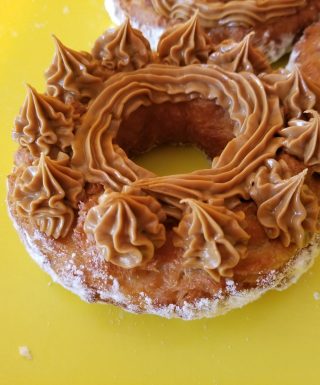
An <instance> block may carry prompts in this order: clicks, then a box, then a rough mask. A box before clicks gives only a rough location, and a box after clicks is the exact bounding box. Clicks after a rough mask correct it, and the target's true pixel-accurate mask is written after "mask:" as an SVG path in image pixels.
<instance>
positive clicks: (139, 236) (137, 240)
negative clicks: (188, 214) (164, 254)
mask: <svg viewBox="0 0 320 385" xmlns="http://www.w3.org/2000/svg"><path fill="white" fill-rule="evenodd" d="M164 219H165V213H164V211H163V210H162V208H161V205H160V204H159V203H158V202H157V201H156V200H155V199H154V198H152V197H151V196H143V195H141V196H139V195H130V194H123V193H122V194H121V193H115V192H111V193H109V192H106V193H104V194H103V195H101V197H100V199H99V204H98V205H96V206H94V207H93V208H91V209H90V211H89V212H88V215H87V217H86V221H85V225H84V229H85V231H86V232H87V233H88V234H93V235H94V238H95V241H96V244H97V246H98V247H99V249H100V251H101V253H102V254H103V256H104V257H105V258H106V260H107V261H110V262H112V263H114V264H115V265H118V266H121V267H123V268H125V269H130V268H133V267H136V266H141V265H144V264H146V263H147V262H148V261H150V260H151V259H152V258H153V255H154V249H155V248H159V247H161V246H162V245H163V244H164V242H165V239H166V235H165V234H166V231H165V227H164V225H163V224H162V222H163V221H164Z"/></svg>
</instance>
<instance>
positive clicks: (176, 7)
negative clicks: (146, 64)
mask: <svg viewBox="0 0 320 385" xmlns="http://www.w3.org/2000/svg"><path fill="white" fill-rule="evenodd" d="M105 7H106V9H107V11H108V12H109V14H110V16H111V18H112V20H113V21H114V22H115V23H116V24H119V23H122V22H123V21H124V20H125V18H126V17H127V16H129V17H130V18H131V21H132V24H133V25H134V26H135V27H136V28H138V29H140V30H141V31H142V32H143V33H144V35H145V36H146V37H147V38H148V39H149V41H150V42H151V45H152V46H153V47H154V48H155V47H156V46H157V43H158V39H159V37H160V36H161V35H162V33H163V32H164V31H165V30H166V29H167V28H168V26H171V25H174V24H176V23H179V22H181V21H186V20H188V19H189V18H190V16H192V15H193V13H194V12H195V11H196V10H197V9H198V10H199V19H200V23H201V25H202V26H203V27H205V29H206V31H207V32H208V33H209V35H210V37H211V40H212V42H213V43H214V44H218V43H220V42H221V41H223V40H225V39H228V38H232V39H234V40H235V41H240V40H241V39H243V37H244V36H245V35H246V34H247V33H248V32H250V31H254V32H255V36H254V44H255V45H257V46H258V47H259V48H260V49H262V51H263V52H264V53H265V54H266V55H267V57H268V58H269V60H270V61H271V62H275V61H276V60H278V59H279V58H280V57H281V56H283V55H284V54H285V53H286V52H289V51H290V49H291V47H292V44H293V43H294V41H295V39H296V38H297V37H298V36H299V34H301V32H302V31H303V30H304V29H305V28H306V27H307V26H308V25H310V24H311V23H312V22H314V21H316V20H318V19H319V10H320V1H319V0H289V1H287V0H285V1H283V0H267V1H261V0H219V1H217V0H211V1H210V0H192V1H188V2H183V1H179V0H105Z"/></svg>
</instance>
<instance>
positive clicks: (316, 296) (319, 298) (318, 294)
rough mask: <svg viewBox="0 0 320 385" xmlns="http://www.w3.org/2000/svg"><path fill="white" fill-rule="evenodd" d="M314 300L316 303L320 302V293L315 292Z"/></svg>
mask: <svg viewBox="0 0 320 385" xmlns="http://www.w3.org/2000/svg"><path fill="white" fill-rule="evenodd" d="M313 298H314V299H315V300H316V301H319V300H320V292H319V291H315V292H314V293H313Z"/></svg>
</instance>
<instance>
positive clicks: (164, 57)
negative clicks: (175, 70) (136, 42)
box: [158, 14, 210, 66]
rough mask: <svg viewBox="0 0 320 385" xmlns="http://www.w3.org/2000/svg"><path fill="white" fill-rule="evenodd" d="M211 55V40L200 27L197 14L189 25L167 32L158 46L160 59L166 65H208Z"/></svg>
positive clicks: (182, 25)
mask: <svg viewBox="0 0 320 385" xmlns="http://www.w3.org/2000/svg"><path fill="white" fill-rule="evenodd" d="M209 53H210V46H209V38H208V36H207V35H206V34H205V33H204V31H203V30H202V28H201V27H200V25H199V19H198V17H197V14H195V15H194V16H193V17H192V18H191V19H190V21H188V22H187V23H185V24H181V25H179V26H176V27H172V28H171V29H169V30H168V31H166V32H165V33H164V34H163V35H162V36H161V39H160V40H159V44H158V54H159V58H160V60H161V62H162V63H165V64H172V65H177V66H183V65H189V64H198V63H206V62H207V60H208V55H209Z"/></svg>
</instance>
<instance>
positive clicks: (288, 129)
mask: <svg viewBox="0 0 320 385" xmlns="http://www.w3.org/2000/svg"><path fill="white" fill-rule="evenodd" d="M252 40H253V33H250V34H248V35H246V36H245V37H244V39H243V40H241V41H240V42H235V41H232V40H227V41H225V42H223V43H222V44H221V45H218V46H216V45H211V44H210V41H209V40H208V37H207V35H206V33H205V32H204V30H203V29H202V27H201V25H200V19H199V18H198V16H197V15H194V16H193V17H192V18H191V19H190V20H189V21H187V22H186V23H184V24H179V25H177V26H175V27H173V28H170V29H169V30H168V31H167V32H165V33H164V35H163V36H162V37H161V39H160V41H159V44H158V49H157V51H152V50H151V48H150V44H149V42H148V40H147V39H146V38H145V37H144V36H143V34H142V33H141V32H140V31H139V30H136V29H134V28H133V27H132V26H131V24H130V22H129V20H126V21H125V22H124V24H123V25H121V26H120V27H119V28H116V29H112V30H108V31H107V32H106V33H104V34H103V35H102V36H100V37H99V38H98V39H97V41H96V43H95V45H94V47H93V49H92V52H91V53H89V52H78V51H75V50H72V49H71V48H67V47H66V46H65V45H63V44H62V43H61V42H60V41H59V40H58V39H57V38H55V45H56V54H55V57H54V60H53V63H52V65H51V66H50V68H49V70H48V71H47V72H46V78H47V81H46V82H47V89H46V92H45V93H44V94H41V93H39V92H37V91H36V90H35V89H34V88H33V87H31V86H28V90H27V97H26V100H25V102H24V104H23V106H22V108H21V110H20V114H19V115H18V117H17V119H16V121H15V127H14V131H13V137H14V139H15V140H16V141H17V142H18V144H19V148H18V150H17V152H16V155H15V164H14V168H13V171H12V174H11V175H10V176H9V178H8V207H9V212H10V215H11V217H12V220H13V223H14V224H15V227H16V229H17V231H18V233H19V234H20V237H21V239H22V241H23V243H24V244H25V246H26V248H27V250H28V251H29V253H30V255H31V256H32V257H33V259H34V260H35V261H36V262H37V263H38V264H39V265H40V266H41V267H42V268H43V269H44V270H45V271H46V272H48V273H49V274H50V275H51V277H52V278H53V279H54V280H55V281H57V282H59V283H60V284H61V285H63V286H64V287H65V288H67V289H69V290H71V291H73V292H74V293H76V294H77V295H79V296H80V297H81V298H82V299H83V300H85V301H88V302H101V303H112V304H115V305H117V306H120V307H122V308H124V309H126V310H128V311H130V312H135V313H148V314H157V315H159V316H163V317H167V318H171V317H179V318H182V319H186V320H191V319H196V318H201V317H214V316H217V315H219V314H223V313H225V312H227V311H229V310H231V309H234V308H238V307H241V306H243V305H245V304H247V303H249V302H251V301H253V300H255V299H257V298H258V297H260V296H261V295H262V294H263V293H265V292H266V291H268V290H270V289H277V290H280V289H284V288H286V287H288V286H289V285H290V284H291V283H293V282H295V281H296V280H297V279H298V278H299V277H300V275H301V274H302V273H303V272H304V271H306V270H307V268H309V267H310V266H311V264H312V262H313V261H314V258H315V257H316V255H317V253H318V246H319V242H320V235H319V197H320V182H319V176H318V172H320V168H319V164H320V152H319V148H318V145H316V146H315V145H314V143H315V140H316V143H318V128H317V127H318V124H319V121H320V120H319V119H320V115H319V113H318V111H317V110H316V95H315V94H314V93H313V92H312V90H311V89H310V88H309V87H308V85H307V82H306V79H305V77H304V74H303V73H302V72H301V71H300V69H299V67H298V66H295V67H293V69H292V70H291V71H288V70H279V71H276V72H272V71H271V69H270V66H269V64H268V61H267V60H266V58H265V57H264V56H263V54H262V53H261V52H260V51H259V50H258V49H257V48H255V46H254V45H253V44H252ZM164 117H165V118H164ZM164 143H173V144H174V143H179V144H181V143H192V144H193V145H195V146H197V147H199V148H200V149H202V150H203V151H204V152H205V153H206V154H207V156H208V157H209V158H210V159H212V162H211V166H208V168H207V169H202V170H196V171H194V172H192V173H187V174H178V175H167V176H157V175H155V174H153V173H152V172H151V171H149V170H147V169H144V168H143V167H141V166H139V165H137V164H136V163H135V161H134V159H135V158H134V157H135V156H136V155H137V154H139V153H143V152H146V151H149V150H150V149H152V148H154V147H155V146H158V145H161V144H164Z"/></svg>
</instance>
